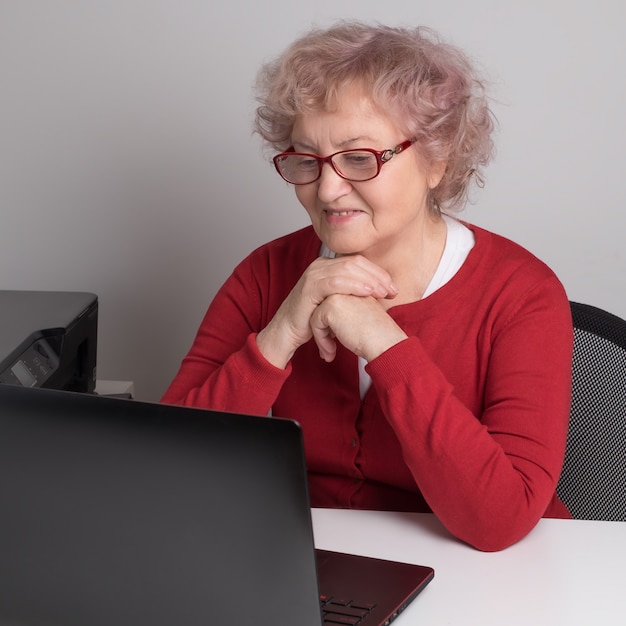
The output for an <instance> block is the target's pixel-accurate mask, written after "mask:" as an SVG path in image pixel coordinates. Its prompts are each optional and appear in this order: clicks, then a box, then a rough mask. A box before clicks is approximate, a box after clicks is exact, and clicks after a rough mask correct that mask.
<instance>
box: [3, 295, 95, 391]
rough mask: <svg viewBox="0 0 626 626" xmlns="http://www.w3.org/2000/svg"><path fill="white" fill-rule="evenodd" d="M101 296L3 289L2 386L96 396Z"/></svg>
mask: <svg viewBox="0 0 626 626" xmlns="http://www.w3.org/2000/svg"><path fill="white" fill-rule="evenodd" d="M97 340H98V298H97V296H96V295H94V294H92V293H83V292H68V291H3V290H0V383H2V384H9V385H21V386H23V387H47V388H49V389H61V390H67V391H79V392H85V393H93V392H94V390H95V386H96V354H97Z"/></svg>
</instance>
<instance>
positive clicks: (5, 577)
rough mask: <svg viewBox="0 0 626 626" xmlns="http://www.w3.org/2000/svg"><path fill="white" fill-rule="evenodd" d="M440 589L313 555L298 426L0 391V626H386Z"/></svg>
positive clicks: (423, 570)
mask: <svg viewBox="0 0 626 626" xmlns="http://www.w3.org/2000/svg"><path fill="white" fill-rule="evenodd" d="M433 575H434V572H433V570H432V569H431V568H429V567H424V566H419V565H412V564H404V563H396V562H391V561H384V560H378V559H370V558H367V557H360V556H354V555H344V554H341V553H337V552H329V551H322V550H317V551H316V550H315V547H314V541H313V530H312V523H311V511H310V506H309V500H308V491H307V478H306V468H305V461H304V453H303V444H302V433H301V430H300V427H299V426H298V424H297V423H296V422H294V421H290V420H284V419H277V418H265V417H252V416H246V415H237V414H231V413H221V412H215V411H204V410H201V409H192V408H182V407H174V406H166V405H162V404H156V403H149V402H139V401H136V400H128V399H120V398H109V397H102V396H97V395H91V394H81V393H76V392H69V391H56V390H50V389H42V388H35V387H33V388H25V387H20V386H12V385H0V624H2V625H3V626H6V625H10V626H34V625H37V626H131V625H132V626H138V625H141V626H143V625H148V624H149V625H150V626H166V625H167V626H172V625H185V626H196V625H198V626H199V625H202V626H209V625H211V626H212V625H215V624H228V625H234V626H247V625H254V626H270V625H271V626H292V625H294V624H298V626H320V625H321V624H344V625H345V624H351V625H355V624H359V625H361V624H363V625H364V626H380V625H381V624H388V623H389V622H390V621H391V620H393V619H394V617H395V616H396V615H398V614H399V613H400V612H401V611H402V610H403V609H404V608H405V607H406V606H407V604H408V603H409V602H411V601H412V600H413V599H414V598H415V597H416V595H417V594H418V593H419V592H420V591H422V590H423V589H424V587H425V586H426V585H427V584H428V583H429V582H430V581H431V580H432V578H433ZM322 604H326V606H324V607H323V606H322ZM323 612H324V613H326V612H328V616H327V617H323ZM324 620H329V621H324Z"/></svg>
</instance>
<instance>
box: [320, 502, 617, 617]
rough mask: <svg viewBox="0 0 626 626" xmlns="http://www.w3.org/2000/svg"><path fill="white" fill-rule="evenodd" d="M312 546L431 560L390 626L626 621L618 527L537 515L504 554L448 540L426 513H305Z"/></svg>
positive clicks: (440, 528) (608, 523) (407, 558)
mask: <svg viewBox="0 0 626 626" xmlns="http://www.w3.org/2000/svg"><path fill="white" fill-rule="evenodd" d="M313 527H314V532H315V544H316V546H317V547H318V548H325V549H327V550H338V551H342V552H351V553H354V554H364V555H367V556H375V557H379V558H387V559H392V560H398V561H407V562H412V563H418V564H421V565H429V566H431V567H433V568H434V569H435V578H434V580H433V581H432V582H431V583H430V585H429V586H428V587H426V589H425V590H424V591H423V592H422V593H421V595H419V596H418V597H417V599H416V600H415V601H414V602H413V603H412V605H411V606H409V608H408V609H407V610H406V611H405V612H404V614H403V615H401V616H400V617H399V618H398V620H397V621H396V622H395V624H397V625H398V626H411V625H413V624H429V625H431V626H432V625H438V624H442V625H443V624H446V625H451V624H452V625H454V624H459V625H463V626H471V625H473V624H476V625H480V626H490V625H491V624H493V625H496V624H498V625H502V624H506V625H507V626H511V625H517V624H519V625H524V626H528V625H530V624H532V625H533V626H537V625H543V624H549V625H550V626H554V625H555V624H567V625H568V626H572V625H577V624H585V625H587V624H602V625H603V626H606V625H610V624H620V625H621V624H624V623H626V523H624V522H594V521H580V520H552V519H542V520H541V521H540V522H539V524H538V525H537V527H536V528H535V529H534V530H533V531H532V532H531V533H530V535H528V536H527V537H526V538H525V539H523V540H522V541H520V542H519V543H517V544H516V545H514V546H512V547H510V548H508V549H507V550H503V551H502V552H495V553H484V552H479V551H477V550H475V549H473V548H470V547H469V546H466V545H465V544H462V543H460V542H458V541H456V540H455V539H453V538H452V537H451V535H450V534H449V533H448V532H447V531H446V530H445V529H444V528H443V526H442V525H441V524H440V523H439V521H438V520H437V519H436V518H435V517H434V516H433V515H426V514H414V513H386V512H380V511H346V510H331V509H313Z"/></svg>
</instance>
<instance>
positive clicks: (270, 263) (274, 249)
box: [235, 226, 321, 278]
mask: <svg viewBox="0 0 626 626" xmlns="http://www.w3.org/2000/svg"><path fill="white" fill-rule="evenodd" d="M320 245H321V242H320V240H319V238H318V237H317V235H316V234H315V231H314V230H313V227H312V226H307V227H305V228H302V229H300V230H297V231H295V232H292V233H289V234H288V235H283V236H281V237H278V238H277V239H273V240H272V241H269V242H267V243H265V244H263V245H261V246H259V247H258V248H256V249H255V250H253V251H252V252H251V253H250V254H249V255H248V256H247V257H246V258H244V259H243V261H241V263H240V264H239V265H238V266H237V268H236V269H235V273H236V274H237V273H241V272H251V273H252V274H255V275H257V276H258V275H259V274H268V275H269V274H271V275H272V276H276V277H278V276H284V277H285V278H286V277H287V276H290V275H292V274H293V275H297V276H298V277H299V276H300V275H301V274H302V272H303V271H304V269H305V268H306V267H307V266H308V265H309V264H310V263H312V261H313V260H314V259H315V258H317V256H318V254H319V250H320Z"/></svg>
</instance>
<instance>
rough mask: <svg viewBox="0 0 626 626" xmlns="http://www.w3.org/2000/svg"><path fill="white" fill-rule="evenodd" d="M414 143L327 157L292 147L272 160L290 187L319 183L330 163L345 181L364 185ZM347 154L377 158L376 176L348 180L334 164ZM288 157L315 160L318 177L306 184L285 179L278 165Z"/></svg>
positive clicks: (362, 149)
mask: <svg viewBox="0 0 626 626" xmlns="http://www.w3.org/2000/svg"><path fill="white" fill-rule="evenodd" d="M414 143H415V139H406V140H405V141H403V142H402V143H399V144H398V145H397V146H396V147H395V148H387V150H374V149H373V148H351V149H350V150H339V152H334V153H333V154H330V155H328V156H325V157H323V156H319V155H318V154H312V153H309V152H296V151H294V149H293V146H291V147H290V148H288V149H287V150H285V151H284V152H281V153H280V154H277V155H276V156H275V157H274V158H273V159H272V161H273V162H274V167H275V168H276V171H277V172H278V174H279V175H280V177H281V178H282V179H283V180H285V181H287V182H288V183H289V184H290V185H310V184H311V183H314V182H316V181H318V180H319V179H320V178H321V176H322V168H323V167H324V164H325V163H328V164H329V165H330V166H331V167H332V168H333V171H334V172H335V173H336V174H337V175H338V176H339V177H341V178H343V179H344V180H347V181H349V182H351V183H364V182H366V181H368V180H373V179H374V178H376V177H377V176H378V175H379V174H380V170H381V169H382V167H383V165H384V164H385V163H389V161H391V159H392V158H393V157H394V155H396V154H400V153H401V152H404V151H405V150H406V149H407V148H409V147H410V146H412V145H413V144H414ZM347 152H369V153H370V154H373V155H374V156H375V157H376V174H374V175H373V176H370V177H369V178H362V179H356V180H355V179H352V178H348V177H347V176H345V175H344V174H342V173H341V172H340V171H339V169H338V168H337V167H336V166H335V164H334V163H333V158H334V157H336V156H337V155H338V154H345V153H347ZM287 156H305V157H312V158H314V159H315V160H316V162H317V166H318V167H317V176H316V177H315V178H314V179H313V180H310V181H308V182H306V183H294V182H293V181H291V180H288V179H287V178H285V176H284V175H283V173H282V172H281V171H280V168H279V166H278V163H279V162H280V159H281V157H287Z"/></svg>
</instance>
